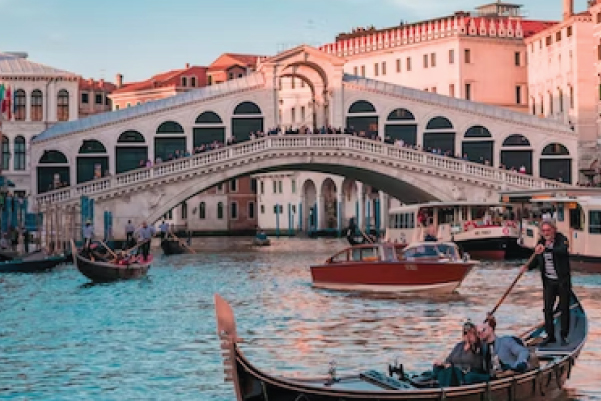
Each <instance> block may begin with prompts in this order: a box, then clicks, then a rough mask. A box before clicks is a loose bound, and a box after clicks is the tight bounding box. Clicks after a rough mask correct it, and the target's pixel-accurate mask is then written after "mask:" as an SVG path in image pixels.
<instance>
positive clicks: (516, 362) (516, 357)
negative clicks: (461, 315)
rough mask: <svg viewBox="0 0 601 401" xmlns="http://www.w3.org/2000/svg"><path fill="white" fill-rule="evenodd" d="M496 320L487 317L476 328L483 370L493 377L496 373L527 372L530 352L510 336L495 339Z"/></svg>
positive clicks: (519, 341)
mask: <svg viewBox="0 0 601 401" xmlns="http://www.w3.org/2000/svg"><path fill="white" fill-rule="evenodd" d="M496 327H497V320H496V319H495V318H494V316H489V317H488V318H487V319H486V322H485V323H483V324H481V325H479V326H478V336H479V337H480V341H482V354H483V356H484V369H485V371H486V372H488V373H489V374H490V376H491V377H495V376H496V375H497V374H498V373H500V372H503V371H507V370H512V371H514V372H518V373H523V372H525V371H527V370H528V360H529V358H530V351H529V350H528V348H526V347H525V346H524V345H523V343H522V342H521V340H520V339H518V338H516V337H512V336H503V337H497V335H496V334H495V329H496Z"/></svg>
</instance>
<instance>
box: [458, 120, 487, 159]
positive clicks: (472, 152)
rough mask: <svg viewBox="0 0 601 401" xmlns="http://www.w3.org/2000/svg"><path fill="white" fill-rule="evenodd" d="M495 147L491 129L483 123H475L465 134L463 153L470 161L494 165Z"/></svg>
mask: <svg viewBox="0 0 601 401" xmlns="http://www.w3.org/2000/svg"><path fill="white" fill-rule="evenodd" d="M494 147H495V141H494V139H493V136H492V133H491V132H490V130H489V129H488V128H486V127H485V126H483V125H473V126H471V127H470V128H468V129H467V130H466V131H465V134H464V135H463V140H462V143H461V155H462V157H463V158H465V159H467V160H469V161H472V162H475V163H480V164H486V165H490V166H494V163H495V160H494V153H495V151H494Z"/></svg>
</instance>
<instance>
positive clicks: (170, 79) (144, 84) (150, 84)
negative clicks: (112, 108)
mask: <svg viewBox="0 0 601 401" xmlns="http://www.w3.org/2000/svg"><path fill="white" fill-rule="evenodd" d="M206 72H207V67H200V66H192V67H189V68H182V69H177V70H171V71H167V72H161V73H159V74H156V75H153V76H152V77H151V78H150V79H147V80H145V81H138V82H130V83H126V84H124V85H123V86H121V87H120V88H118V89H116V90H114V91H113V94H120V93H129V92H137V91H143V90H149V89H154V88H166V87H178V86H180V85H181V80H180V77H181V76H182V75H186V74H194V75H195V76H197V78H198V82H197V83H196V87H203V86H206Z"/></svg>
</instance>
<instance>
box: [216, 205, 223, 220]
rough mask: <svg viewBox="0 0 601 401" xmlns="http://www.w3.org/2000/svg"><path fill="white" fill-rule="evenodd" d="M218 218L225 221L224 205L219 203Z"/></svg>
mask: <svg viewBox="0 0 601 401" xmlns="http://www.w3.org/2000/svg"><path fill="white" fill-rule="evenodd" d="M217 218H218V219H219V220H223V203H222V202H219V203H218V204H217Z"/></svg>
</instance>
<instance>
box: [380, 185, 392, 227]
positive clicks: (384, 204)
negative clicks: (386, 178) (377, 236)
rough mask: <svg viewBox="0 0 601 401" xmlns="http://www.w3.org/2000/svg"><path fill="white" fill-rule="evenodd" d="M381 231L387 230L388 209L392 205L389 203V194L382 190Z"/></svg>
mask: <svg viewBox="0 0 601 401" xmlns="http://www.w3.org/2000/svg"><path fill="white" fill-rule="evenodd" d="M379 195H380V231H381V232H382V231H385V230H386V228H387V227H388V211H389V209H390V206H389V204H388V201H389V198H388V194H386V193H384V192H382V191H380V192H379Z"/></svg>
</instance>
